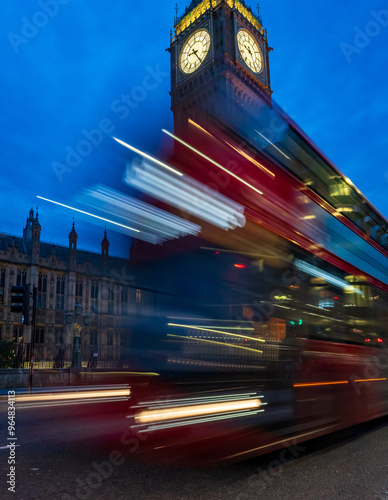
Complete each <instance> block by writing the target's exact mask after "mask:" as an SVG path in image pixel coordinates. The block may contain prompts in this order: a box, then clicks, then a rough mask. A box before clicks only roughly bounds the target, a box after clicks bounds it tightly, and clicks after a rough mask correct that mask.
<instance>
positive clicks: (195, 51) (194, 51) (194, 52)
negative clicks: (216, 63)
mask: <svg viewBox="0 0 388 500" xmlns="http://www.w3.org/2000/svg"><path fill="white" fill-rule="evenodd" d="M197 52H198V50H194V49H193V52H192V53H191V54H190V55H193V54H195V55H196V56H197V58H198V61H200V62H202V61H201V59H200V57H199V56H198V54H197Z"/></svg>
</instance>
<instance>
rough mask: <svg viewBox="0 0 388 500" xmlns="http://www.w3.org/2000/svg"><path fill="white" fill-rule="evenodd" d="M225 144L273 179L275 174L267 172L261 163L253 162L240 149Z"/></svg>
mask: <svg viewBox="0 0 388 500" xmlns="http://www.w3.org/2000/svg"><path fill="white" fill-rule="evenodd" d="M225 142H226V144H227V145H228V146H229V147H231V148H232V149H234V150H235V151H237V153H239V154H240V155H241V156H243V157H244V158H245V159H246V160H248V161H250V162H251V163H253V164H254V165H255V166H256V167H258V168H259V169H260V170H263V171H264V172H265V173H266V174H268V175H270V176H271V177H272V178H273V179H274V178H275V174H274V173H273V172H271V170H268V168H266V167H265V166H264V165H262V164H261V163H259V162H258V161H257V160H255V159H254V158H252V157H251V156H249V155H248V154H247V153H245V152H244V151H243V150H242V149H239V148H236V147H235V146H233V145H232V144H230V143H229V142H228V141H225Z"/></svg>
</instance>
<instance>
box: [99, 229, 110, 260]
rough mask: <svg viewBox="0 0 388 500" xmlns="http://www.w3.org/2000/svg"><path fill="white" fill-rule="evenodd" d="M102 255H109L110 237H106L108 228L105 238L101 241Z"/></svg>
mask: <svg viewBox="0 0 388 500" xmlns="http://www.w3.org/2000/svg"><path fill="white" fill-rule="evenodd" d="M101 255H102V256H103V257H108V256H109V241H108V238H107V237H106V229H105V233H104V239H103V240H102V241H101Z"/></svg>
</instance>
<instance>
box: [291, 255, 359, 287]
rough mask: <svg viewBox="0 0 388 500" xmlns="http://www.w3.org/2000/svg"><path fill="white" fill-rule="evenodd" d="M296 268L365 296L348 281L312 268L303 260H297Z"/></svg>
mask: <svg viewBox="0 0 388 500" xmlns="http://www.w3.org/2000/svg"><path fill="white" fill-rule="evenodd" d="M295 267H297V268H298V269H300V270H301V271H303V272H305V273H307V274H310V275H311V276H314V277H316V278H322V279H324V280H325V281H327V282H328V283H331V284H332V285H334V286H338V287H339V288H343V289H345V288H346V289H347V290H350V291H352V292H354V293H357V294H358V295H364V294H363V292H362V291H361V290H357V288H355V287H354V286H351V285H349V283H348V282H347V281H344V280H341V279H340V278H337V276H334V275H333V274H330V273H327V272H326V271H322V270H321V269H319V268H318V267H315V266H312V265H311V264H308V263H307V262H303V261H302V260H299V259H296V260H295Z"/></svg>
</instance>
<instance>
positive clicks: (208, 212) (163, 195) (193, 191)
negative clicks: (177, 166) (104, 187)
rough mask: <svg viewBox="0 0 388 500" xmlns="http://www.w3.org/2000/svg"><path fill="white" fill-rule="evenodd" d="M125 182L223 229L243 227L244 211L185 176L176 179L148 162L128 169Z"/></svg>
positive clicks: (234, 203)
mask: <svg viewBox="0 0 388 500" xmlns="http://www.w3.org/2000/svg"><path fill="white" fill-rule="evenodd" d="M125 182H126V183H127V184H129V185H130V186H132V187H135V188H136V189H139V190H141V191H142V192H145V193H147V194H149V195H151V196H153V197H154V198H156V199H158V200H161V201H164V202H166V203H168V204H169V205H171V206H174V207H176V208H179V209H181V210H184V211H185V212H188V213H190V214H192V215H195V216H196V217H198V218H200V219H203V220H206V221H207V222H210V223H211V224H214V225H216V226H218V227H221V228H222V229H225V230H228V229H235V228H236V227H237V226H238V227H244V226H245V223H246V219H245V217H244V207H243V206H242V205H240V204H239V203H236V202H234V201H233V200H230V199H229V198H227V197H226V196H224V195H222V194H220V193H218V192H216V191H214V190H212V189H210V188H208V187H207V186H205V185H204V184H202V183H201V182H199V181H197V180H195V179H193V178H191V177H189V176H187V175H185V176H184V177H183V178H179V179H177V178H176V177H175V176H172V175H171V174H169V173H168V172H165V171H161V170H160V169H158V168H157V167H155V166H154V165H150V164H149V163H148V162H147V161H143V162H142V164H141V166H138V165H137V164H136V162H134V163H133V165H132V167H129V168H128V169H127V174H126V177H125Z"/></svg>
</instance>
